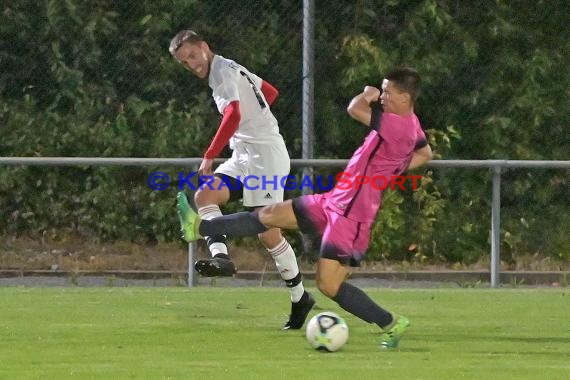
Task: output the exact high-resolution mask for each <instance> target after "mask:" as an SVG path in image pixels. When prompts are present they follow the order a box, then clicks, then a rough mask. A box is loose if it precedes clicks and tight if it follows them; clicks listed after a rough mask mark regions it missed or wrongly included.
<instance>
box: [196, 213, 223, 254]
mask: <svg viewBox="0 0 570 380" xmlns="http://www.w3.org/2000/svg"><path fill="white" fill-rule="evenodd" d="M198 215H200V218H202V219H203V220H211V219H214V218H217V217H218V216H222V215H223V214H222V211H221V210H220V206H218V205H208V206H204V207H200V208H199V209H198ZM205 240H206V241H207V242H208V249H209V250H210V254H211V255H212V257H214V256H216V255H217V254H220V253H223V254H226V255H227V254H228V246H227V245H226V244H225V243H222V242H218V241H214V242H211V239H208V237H205Z"/></svg>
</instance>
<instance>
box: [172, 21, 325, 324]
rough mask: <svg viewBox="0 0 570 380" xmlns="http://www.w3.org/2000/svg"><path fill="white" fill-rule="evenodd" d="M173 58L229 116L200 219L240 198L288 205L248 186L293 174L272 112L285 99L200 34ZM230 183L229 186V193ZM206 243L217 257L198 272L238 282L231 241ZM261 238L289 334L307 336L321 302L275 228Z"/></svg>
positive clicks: (275, 191) (183, 38)
mask: <svg viewBox="0 0 570 380" xmlns="http://www.w3.org/2000/svg"><path fill="white" fill-rule="evenodd" d="M169 51H170V54H172V56H173V57H174V58H176V60H177V61H178V62H180V63H181V64H182V65H183V66H184V67H185V68H186V69H188V70H189V71H191V72H192V73H193V74H194V75H196V76H197V77H198V78H200V79H204V80H207V81H208V85H209V86H210V88H211V89H212V97H213V99H214V101H215V103H216V106H217V108H218V111H219V112H220V114H222V115H223V116H222V120H221V122H220V125H219V127H218V130H217V132H216V135H215V136H214V138H213V139H212V142H211V143H210V145H209V147H208V148H207V150H206V152H205V154H204V158H203V160H202V163H201V165H200V169H199V170H198V173H199V175H200V176H207V177H209V178H210V179H212V182H210V183H209V185H206V186H200V189H199V190H198V191H197V192H196V194H195V197H194V201H195V203H196V205H197V208H198V214H199V215H200V217H201V218H202V219H204V220H208V219H212V218H215V217H218V216H221V215H222V212H221V210H220V206H221V205H225V204H226V203H228V201H230V200H238V199H240V198H241V199H242V200H243V205H244V206H246V207H250V208H252V209H253V208H258V207H262V206H267V205H270V204H273V203H277V202H281V201H283V191H284V189H283V188H279V187H277V186H275V187H263V188H260V189H254V188H250V187H247V186H244V185H243V183H241V181H240V178H244V177H246V176H248V175H250V176H251V175H253V176H257V177H259V178H262V177H266V178H272V177H273V176H278V177H284V176H287V175H288V174H289V168H290V161H289V153H288V152H287V147H286V146H285V142H284V141H283V137H282V136H281V134H280V133H279V125H278V123H277V120H276V119H275V117H274V116H273V113H272V112H271V105H272V104H273V102H275V100H276V99H277V97H278V95H279V92H278V91H277V89H276V88H275V87H273V86H272V85H271V84H270V83H269V82H267V81H265V80H263V79H262V78H261V77H259V76H257V75H256V74H254V73H252V72H251V71H249V70H248V69H246V68H245V67H243V66H242V65H240V64H238V63H236V62H235V61H232V60H230V59H227V58H224V57H222V56H221V55H218V54H215V53H214V52H213V51H212V50H211V49H210V47H209V45H208V43H207V42H206V41H205V40H204V39H203V38H202V37H201V36H200V35H198V34H197V33H196V32H194V31H192V30H182V31H180V32H178V33H177V34H176V36H174V38H173V39H172V41H171V42H170V47H169ZM228 144H229V146H230V148H231V149H232V151H233V152H232V156H231V158H230V159H228V160H226V161H225V162H224V163H222V164H221V165H220V166H218V167H217V168H216V170H215V171H214V172H212V166H213V162H214V159H215V158H216V157H217V156H218V155H219V154H220V152H221V151H222V149H223V148H224V147H225V146H226V145H228ZM222 181H223V182H224V183H225V184H226V185H224V186H222ZM204 236H205V239H206V242H207V243H208V249H209V250H210V254H211V256H212V257H211V258H209V259H205V260H198V261H196V263H195V264H194V268H195V269H196V271H197V272H198V273H200V274H201V275H202V276H206V277H214V276H232V275H233V274H234V273H235V272H236V268H235V265H234V263H233V262H232V261H231V260H230V257H229V255H228V248H227V245H226V238H225V236H224V234H212V235H204ZM258 236H259V240H260V241H261V243H262V244H263V245H264V246H265V248H266V249H267V251H268V253H269V254H270V255H271V257H272V258H273V260H274V261H275V265H276V267H277V270H278V271H279V274H280V275H281V278H282V279H283V281H284V282H285V285H286V286H287V288H288V289H289V295H290V299H291V313H290V315H289V319H288V320H287V322H285V325H284V326H283V329H300V328H301V327H302V326H303V323H304V322H305V319H306V317H307V315H308V314H309V312H310V311H311V309H312V308H313V306H314V304H315V300H314V298H313V297H312V295H311V294H310V293H309V292H307V291H305V288H304V286H303V281H302V275H301V272H300V271H299V266H298V264H297V258H296V257H295V252H294V251H293V248H292V247H291V245H290V244H289V242H287V240H286V239H285V238H284V237H283V235H282V234H281V230H280V229H279V228H269V229H267V230H265V231H262V232H260V233H259V235H258Z"/></svg>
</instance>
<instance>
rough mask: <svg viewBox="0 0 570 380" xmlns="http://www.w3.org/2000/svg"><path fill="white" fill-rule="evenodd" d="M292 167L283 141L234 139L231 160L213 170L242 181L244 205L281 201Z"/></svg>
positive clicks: (264, 204) (250, 205) (259, 204)
mask: <svg viewBox="0 0 570 380" xmlns="http://www.w3.org/2000/svg"><path fill="white" fill-rule="evenodd" d="M290 170H291V162H290V161H289V153H288V152H287V147H286V146H285V142H283V140H281V141H276V142H272V143H267V144H265V143H264V144H252V143H246V142H241V141H240V142H236V143H235V146H234V150H233V153H232V156H231V158H230V159H228V160H227V161H226V162H224V163H222V164H221V165H220V166H218V167H217V168H216V170H215V172H214V173H217V174H225V175H227V176H230V177H233V178H235V179H237V180H238V181H239V182H241V183H242V184H243V205H244V206H246V207H257V206H267V205H270V204H273V203H278V202H283V192H284V186H285V185H284V181H285V179H286V178H287V176H288V175H289V171H290Z"/></svg>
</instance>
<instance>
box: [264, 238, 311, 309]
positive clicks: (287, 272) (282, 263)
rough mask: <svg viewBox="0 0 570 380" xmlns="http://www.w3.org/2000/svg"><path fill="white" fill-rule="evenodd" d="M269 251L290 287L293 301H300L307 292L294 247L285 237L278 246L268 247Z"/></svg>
mask: <svg viewBox="0 0 570 380" xmlns="http://www.w3.org/2000/svg"><path fill="white" fill-rule="evenodd" d="M267 251H268V252H269V254H270V255H271V257H273V260H275V265H276V266H277V270H278V271H279V274H280V275H281V278H282V279H283V281H285V285H287V287H288V288H289V293H290V295H291V302H299V300H300V299H301V297H302V296H303V293H304V292H305V287H304V286H303V282H302V281H301V275H300V272H299V266H298V265H297V258H296V257H295V252H294V251H293V248H292V247H291V245H290V244H289V242H288V241H287V240H285V239H283V240H281V242H279V244H277V246H276V247H273V248H271V249H267Z"/></svg>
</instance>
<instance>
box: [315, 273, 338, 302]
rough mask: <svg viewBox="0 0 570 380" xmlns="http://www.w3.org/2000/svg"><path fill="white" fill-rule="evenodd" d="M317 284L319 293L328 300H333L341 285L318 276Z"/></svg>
mask: <svg viewBox="0 0 570 380" xmlns="http://www.w3.org/2000/svg"><path fill="white" fill-rule="evenodd" d="M316 283H317V288H318V289H319V291H320V292H321V293H323V294H324V295H325V296H327V297H328V298H332V297H334V296H336V294H337V293H338V288H339V284H337V283H336V281H331V280H330V279H327V278H323V277H322V276H317V278H316Z"/></svg>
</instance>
